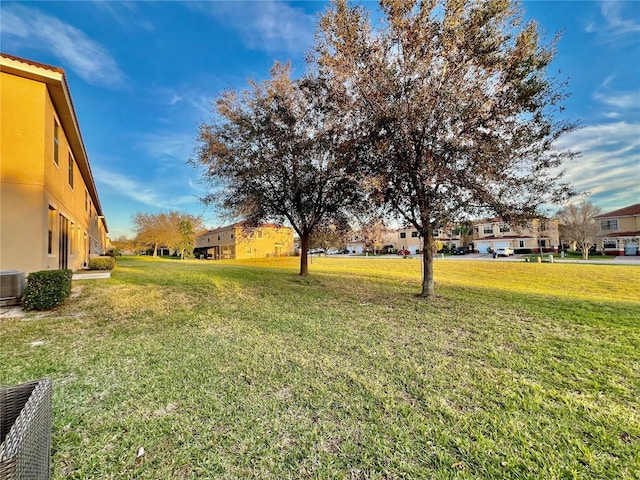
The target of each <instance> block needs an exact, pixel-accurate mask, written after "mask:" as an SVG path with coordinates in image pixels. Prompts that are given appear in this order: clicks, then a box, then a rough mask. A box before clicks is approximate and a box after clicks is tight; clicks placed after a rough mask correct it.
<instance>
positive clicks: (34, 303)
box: [22, 269, 73, 310]
mask: <svg viewBox="0 0 640 480" xmlns="http://www.w3.org/2000/svg"><path fill="white" fill-rule="evenodd" d="M72 276H73V272H72V271H71V270H69V269H67V270H42V271H40V272H32V273H30V274H29V276H28V277H27V286H26V287H25V289H24V294H23V295H22V305H23V306H24V308H25V310H49V309H50V308H53V307H56V306H58V305H60V304H61V303H62V302H64V301H65V299H66V298H67V297H68V296H69V295H71V277H72Z"/></svg>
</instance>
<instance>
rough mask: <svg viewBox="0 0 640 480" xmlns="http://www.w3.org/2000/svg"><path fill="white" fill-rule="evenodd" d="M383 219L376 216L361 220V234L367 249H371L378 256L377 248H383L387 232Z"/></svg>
mask: <svg viewBox="0 0 640 480" xmlns="http://www.w3.org/2000/svg"><path fill="white" fill-rule="evenodd" d="M386 229H387V227H386V226H385V224H384V222H383V220H382V219H380V218H379V217H375V216H370V217H364V218H361V219H360V225H359V234H360V238H361V239H362V241H363V242H364V245H365V247H367V248H370V249H371V251H372V252H373V254H374V255H375V254H376V249H377V247H382V240H383V238H384V234H385V232H386Z"/></svg>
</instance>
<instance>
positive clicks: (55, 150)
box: [53, 120, 60, 166]
mask: <svg viewBox="0 0 640 480" xmlns="http://www.w3.org/2000/svg"><path fill="white" fill-rule="evenodd" d="M59 130H60V127H59V126H58V122H56V121H55V120H54V121H53V163H55V164H56V166H58V165H60V163H59V161H58V148H59V146H60V137H59V135H60V132H59Z"/></svg>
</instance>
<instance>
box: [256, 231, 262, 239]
mask: <svg viewBox="0 0 640 480" xmlns="http://www.w3.org/2000/svg"><path fill="white" fill-rule="evenodd" d="M256 238H262V230H256Z"/></svg>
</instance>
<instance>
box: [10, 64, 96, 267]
mask: <svg viewBox="0 0 640 480" xmlns="http://www.w3.org/2000/svg"><path fill="white" fill-rule="evenodd" d="M0 60H1V61H2V67H3V68H2V72H1V73H0V125H1V129H0V132H1V133H0V135H1V137H0V140H1V142H0V213H1V222H0V268H1V269H2V270H20V271H24V272H26V273H29V272H33V271H36V270H47V269H58V268H61V267H66V268H70V269H72V270H80V269H81V268H82V267H83V265H85V264H86V262H88V260H89V258H90V256H95V255H100V254H102V253H104V252H105V246H106V242H107V237H106V235H107V228H106V222H105V221H104V217H103V216H102V213H101V211H100V210H99V207H97V206H96V205H99V200H98V199H97V193H95V186H94V184H93V178H87V172H90V170H89V168H88V161H87V159H86V156H85V152H84V147H83V146H82V143H81V139H80V138H79V137H78V136H77V134H75V133H76V130H75V129H74V128H71V127H72V126H73V125H72V124H70V121H71V120H73V121H75V115H74V113H73V107H72V106H71V104H70V103H67V104H66V105H65V103H64V101H62V100H64V99H69V97H68V91H67V90H66V84H65V82H64V76H63V74H62V73H60V72H58V71H54V70H51V69H47V68H43V67H41V66H37V65H32V64H30V63H28V61H16V60H15V59H13V58H6V57H4V56H3V57H0ZM52 92H55V94H56V95H57V96H58V108H56V105H55V104H54V101H53V100H52ZM61 99H62V100H61ZM69 101H70V100H69ZM65 107H66V109H67V110H64V109H65ZM60 109H63V110H64V111H63V110H60ZM56 124H57V125H58V141H57V152H58V161H57V164H56V162H54V151H55V147H54V145H55V144H56V142H55V141H54V137H55V134H54V131H55V125H56ZM68 129H70V130H71V134H70V135H69V133H68V131H67V130H68ZM78 158H80V159H81V160H82V161H83V162H84V164H85V165H86V167H85V169H84V170H85V173H84V174H83V172H82V171H81V170H80V168H79V165H78V160H77V159H78ZM69 167H71V171H72V183H73V185H70V183H69V179H70V178H69V171H70V170H69ZM90 191H91V192H93V194H90V193H89V192H90ZM50 230H51V241H50ZM50 245H51V247H50ZM49 250H51V251H49Z"/></svg>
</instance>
